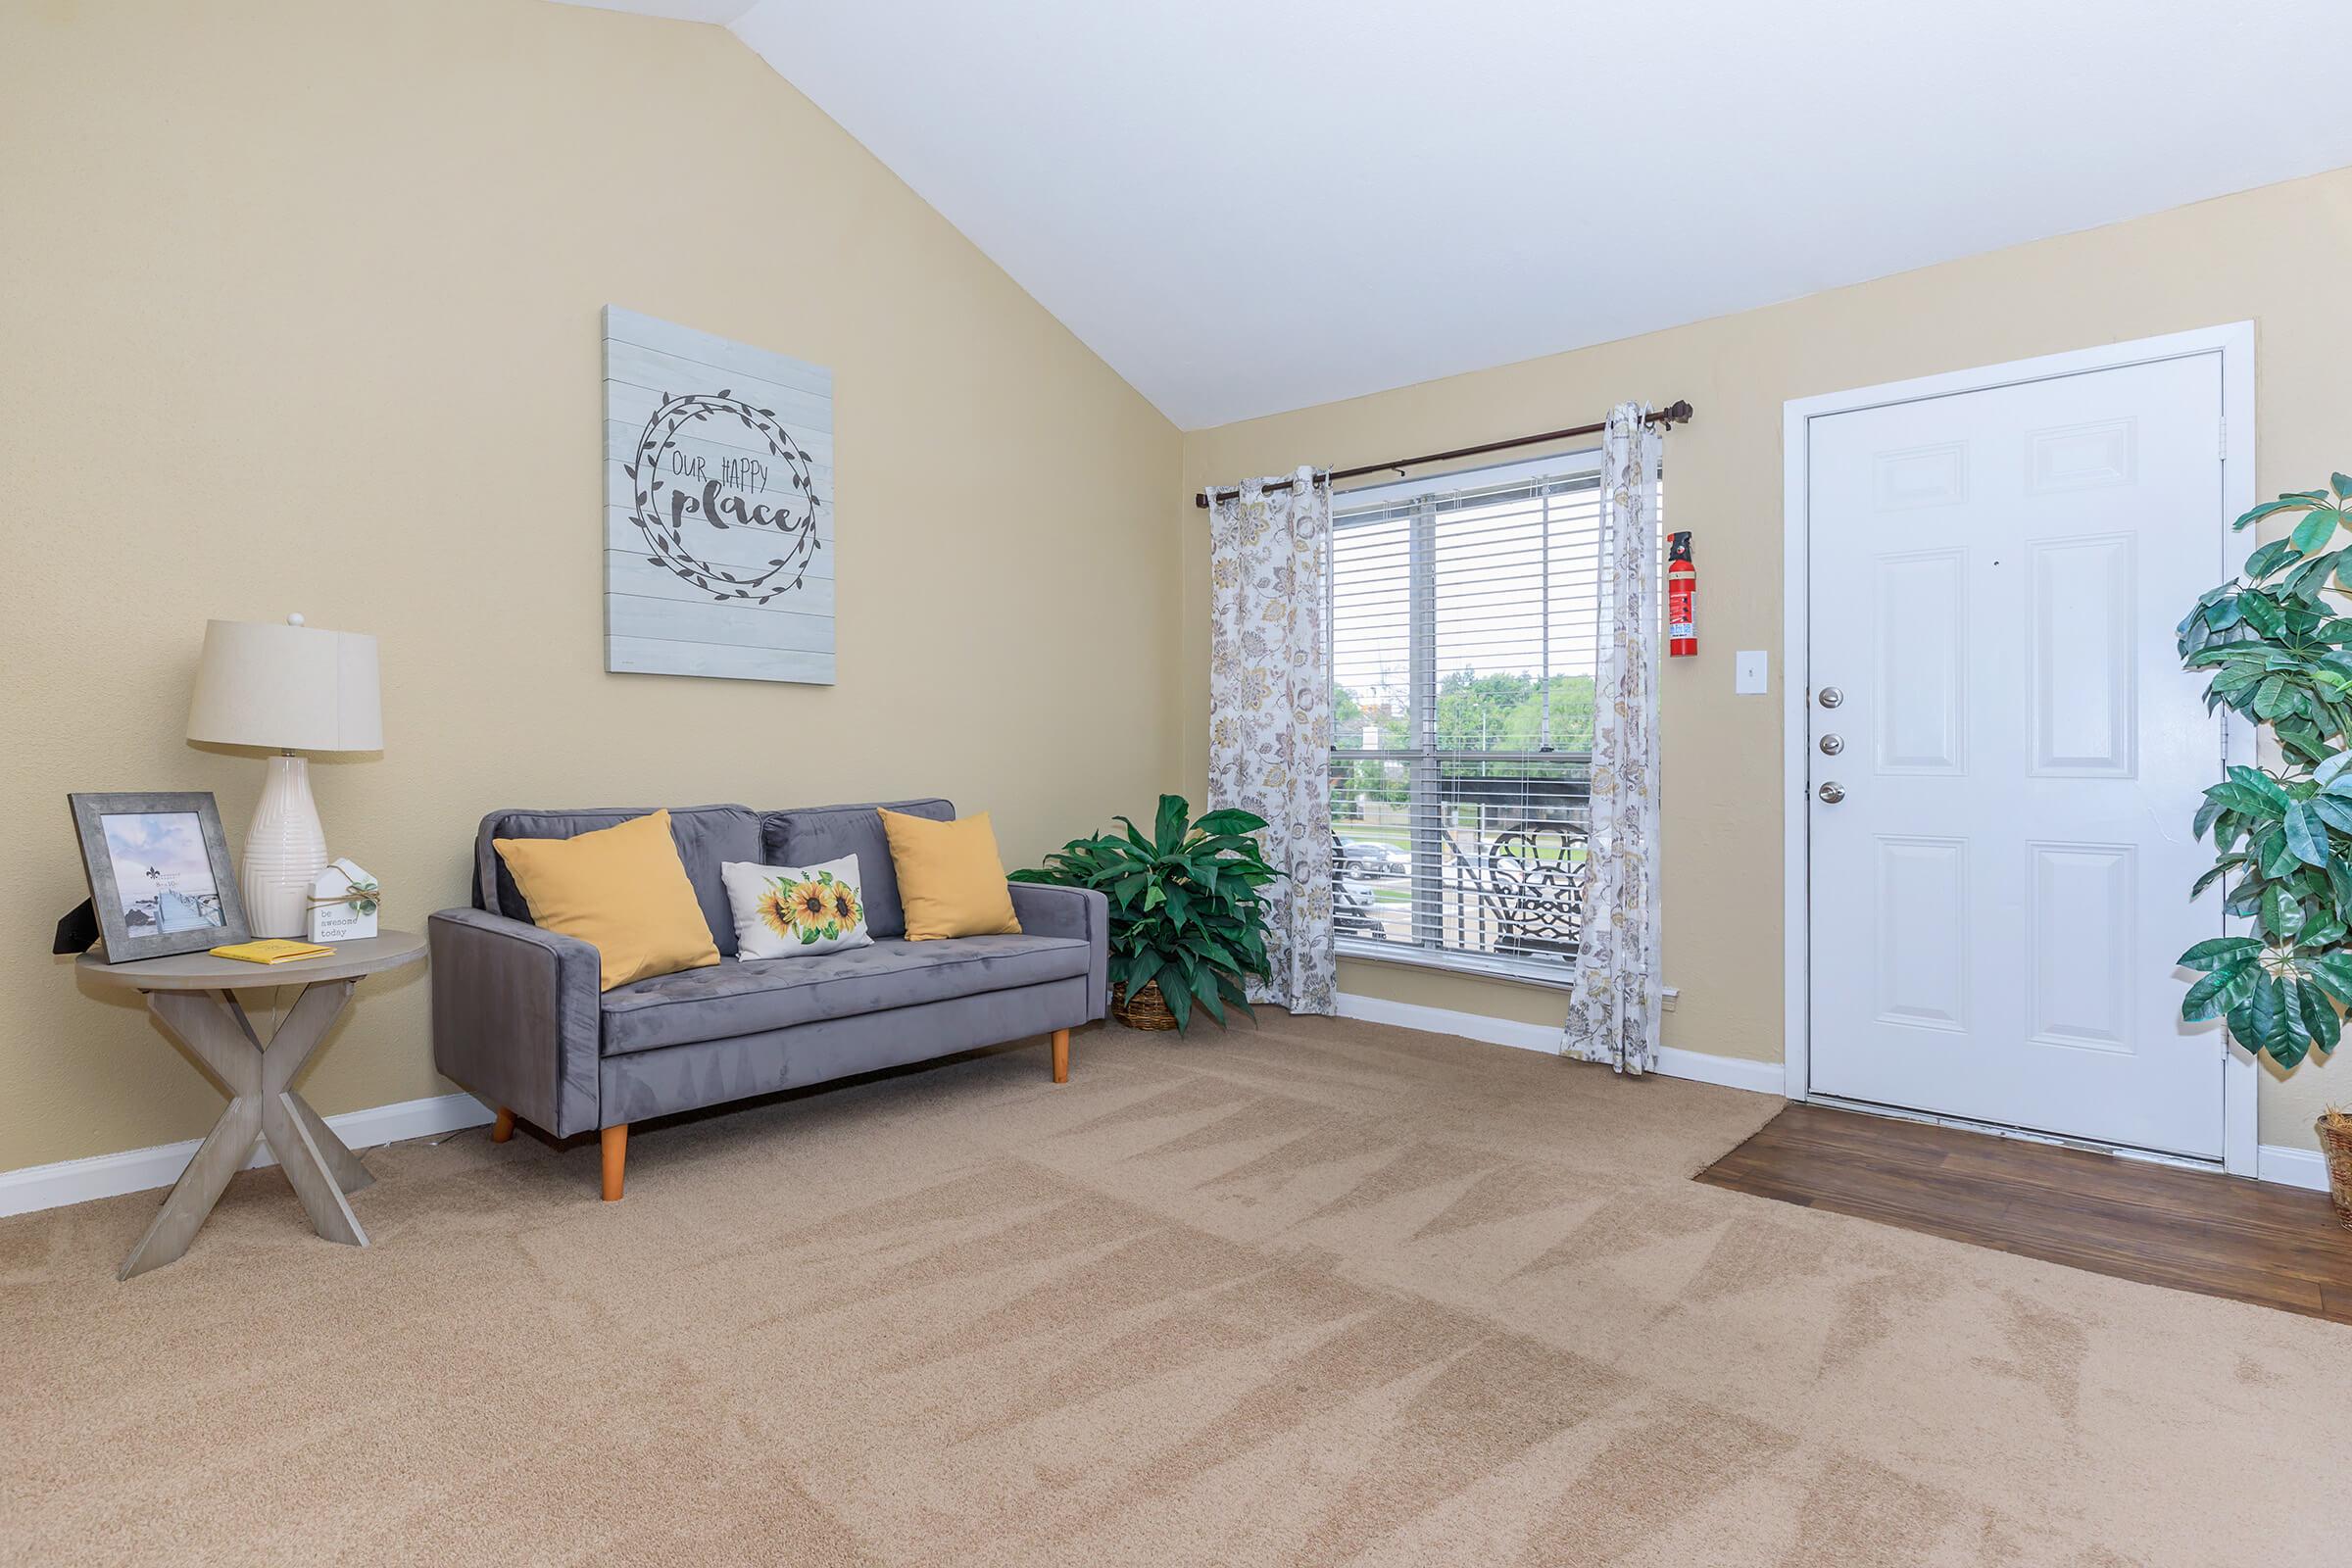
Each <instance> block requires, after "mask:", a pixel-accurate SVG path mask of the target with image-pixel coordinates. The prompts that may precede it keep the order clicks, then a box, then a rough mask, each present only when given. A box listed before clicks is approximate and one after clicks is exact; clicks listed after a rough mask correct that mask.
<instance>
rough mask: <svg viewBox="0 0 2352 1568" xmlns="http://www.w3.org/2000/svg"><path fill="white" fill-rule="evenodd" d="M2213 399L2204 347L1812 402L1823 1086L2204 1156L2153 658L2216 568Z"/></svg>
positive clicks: (2163, 706) (2184, 876)
mask: <svg viewBox="0 0 2352 1568" xmlns="http://www.w3.org/2000/svg"><path fill="white" fill-rule="evenodd" d="M2221 407H2222V391H2221V357H2220V355H2219V354H2218V353H2208V354H2201V355H2194V356H2188V357H2184V358H2180V359H2176V360H2167V361H2162V362H2159V363H2155V364H2150V365H2139V366H2131V367H2126V368H2120V369H2114V370H2103V371H2098V372H2095V373H2089V374H2078V375H2065V376H2055V377H2051V378H2048V379H2046V380H2040V381H2030V382H2024V383H2021V384H2018V385H2014V386H2006V387H1999V388H1993V389H1988V390H1985V391H1979V392H1969V393H1961V394H1956V395H1953V396H1949V397H1942V398H1933V399H1922V400H1917V401H1913V402H1908V403H1899V404H1891V405H1887V406H1886V407H1882V408H1875V409H1864V410H1856V411H1853V412H1850V413H1844V414H1837V415H1831V416H1826V417H1817V418H1815V419H1813V420H1812V421H1811V423H1810V427H1809V437H1808V439H1809V444H1810V474H1811V503H1810V525H1811V529H1812V535H1811V540H1810V546H1809V556H1808V559H1809V561H1810V563H1811V574H1812V580H1811V594H1810V605H1811V626H1810V641H1811V647H1810V650H1809V659H1810V664H1811V672H1812V681H1813V686H1814V690H1815V693H1816V694H1819V693H1821V692H1822V690H1823V689H1824V688H1830V687H1835V688H1838V691H1839V692H1840V694H1841V696H1842V698H1843V701H1842V703H1841V705H1840V706H1838V707H1836V708H1826V707H1823V706H1821V705H1820V703H1818V702H1815V703H1814V704H1813V705H1812V706H1810V707H1809V708H1808V710H1807V711H1808V713H1809V714H1810V719H1811V730H1810V734H1809V736H1808V741H1809V743H1811V744H1812V745H1813V746H1814V748H1815V749H1814V750H1813V751H1812V752H1811V754H1810V755H1809V761H1810V763H1811V777H1812V781H1813V782H1814V784H1815V785H1816V786H1819V785H1821V784H1824V783H1827V782H1830V781H1836V782H1837V783H1838V785H1840V786H1841V787H1842V789H1843V791H1844V794H1843V798H1842V799H1841V800H1839V801H1838V802H1837V803H1836V804H1830V803H1827V802H1825V801H1823V800H1822V799H1821V797H1820V795H1819V794H1818V793H1816V794H1814V795H1812V796H1810V797H1809V804H1808V807H1807V810H1808V811H1809V813H1810V823H1809V827H1810V860H1811V863H1810V866H1809V868H1808V869H1809V875H1810V898H1811V921H1812V929H1811V943H1810V948H1811V962H1812V972H1811V977H1810V978H1811V996H1812V1017H1811V1031H1812V1038H1811V1047H1810V1054H1809V1059H1810V1062H1811V1067H1810V1080H1811V1088H1812V1089H1813V1090H1814V1091H1815V1092H1818V1093H1823V1094H1831V1095H1838V1096H1842V1097H1846V1098H1850V1099H1855V1100H1863V1101H1872V1102H1876V1103H1884V1104H1888V1105H1894V1106H1901V1107H1905V1108H1911V1109H1918V1110H1926V1111H1932V1112H1936V1113H1941V1114H1946V1115H1953V1116H1963V1117H1969V1118H1972V1119H1976V1120H1983V1121H1989V1122H1997V1123H2004V1124H2008V1125H2014V1126H2020V1127H2026V1128H2032V1129H2034V1130H2037V1131H2043V1132H2050V1133H2058V1134H2062V1135H2069V1136H2076V1137H2082V1138H2089V1139H2096V1140H2099V1141H2102V1142H2109V1143H2116V1144H2124V1145H2131V1146H2134V1147H2138V1148H2145V1149H2152V1150H2159V1151H2164V1152H2173V1153H2180V1154H2187V1155H2192V1156H2196V1157H2201V1158H2212V1159H2218V1158H2220V1157H2221V1153H2222V1127H2223V1065H2224V1060H2225V1056H2224V1052H2223V1049H2222V1043H2221V1036H2220V1034H2219V1032H2218V1031H2217V1030H2216V1029H2215V1028H2214V1027H2213V1026H2211V1025H2193V1026H2192V1025H2185V1024H2182V1023H2181V1022H2180V1019H2179V1016H2178V1005H2179V1001H2180V993H2181V990H2182V988H2183V987H2184V985H2185V984H2186V977H2185V976H2184V974H2183V972H2182V971H2180V970H2178V969H2176V968H2175V967H2174V966H2173V962H2172V960H2173V958H2174V956H2176V955H2178V954H2179V953H2180V951H2181V950H2182V949H2184V948H2186V947H2188V946H2189V945H2190V944H2191V943H2193V942H2196V941H2198V940H2200V939H2202V938H2204V937H2207V936H2211V935H2214V934H2216V933H2217V932H2218V931H2219V930H2220V929H2221V912H2220V907H2219V904H2218V901H2216V900H2214V899H2212V898H2208V899H2206V900H2204V901H2201V902H2200V903H2198V904H2196V905H2191V904H2190V903H2189V901H2188V896H2187V890H2188V886H2189V884H2190V883H2191V882H2192V881H2194V880H2195V878H2196V876H2197V874H2198V873H2199V872H2200V871H2201V870H2203V869H2204V865H2205V863H2206V859H2207V856H2206V853H2205V851H2204V850H2203V848H2202V847H2201V846H2200V845H2199V844H2198V843H2197V842H2196V841H2195V840H2194V839H2192V838H2191V837H2190V835H2189V832H2188V822H2189V818H2190V817H2191V816H2192V815H2193V814H2194V812H2195V810H2196V807H2197V804H2198V799H2199V795H2200V792H2201V791H2202V790H2203V789H2204V787H2205V785H2206V784H2207V783H2209V782H2211V781H2212V779H2214V778H2215V777H2216V776H2218V773H2219V769H2220V750H2221V734H2222V731H2221V726H2220V723H2219V721H2218V720H2215V719H2213V718H2211V717H2210V716H2208V715H2207V714H2206V712H2205V711H2204V705H2203V702H2202V701H2201V699H2200V697H2199V689H2200V686H2201V682H2200V681H2198V680H2197V679H2195V678H2194V677H2192V676H2189V675H2187V674H2184V673H2183V672H2182V671H2181V670H2180V668H2179V666H2178V663H2177V662H2176V660H2175V658H2174V650H2173V622H2174V621H2175V620H2176V619H2177V618H2178V617H2179V615H2180V613H2181V612H2182V611H2183V610H2184V609H2185V607H2186V606H2188V605H2189V604H2190V603H2191V602H2192V601H2194V599H2195V598H2196V596H2197V595H2198V594H2199V593H2201V592H2203V591H2204V590H2205V589H2206V588H2208V587H2210V586H2211V585H2212V584H2214V583H2215V582H2218V581H2221V580H2222V578H2223V576H2224V575H2225V570H2224V567H2223V564H2222V559H2223V534H2222V528H2221V520H2222V519H2221V509H2222V467H2221V458H2220V443H2221V424H2220V421H2221ZM1833 734H1834V735H1836V736H1838V744H1839V750H1838V752H1837V753H1836V755H1825V754H1823V752H1822V751H1821V750H1820V749H1819V743H1820V741H1821V740H1822V738H1823V737H1825V736H1828V735H1833Z"/></svg>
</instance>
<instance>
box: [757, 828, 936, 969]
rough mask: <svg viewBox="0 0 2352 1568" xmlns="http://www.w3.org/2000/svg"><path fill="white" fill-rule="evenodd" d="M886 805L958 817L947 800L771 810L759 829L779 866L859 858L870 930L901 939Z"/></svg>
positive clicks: (903, 914) (901, 910)
mask: <svg viewBox="0 0 2352 1568" xmlns="http://www.w3.org/2000/svg"><path fill="white" fill-rule="evenodd" d="M885 806H887V807H889V808H890V809H892V810H894V811H900V812H904V813H905V814H906V815H907V816H925V817H929V818H930V819H931V820H932V821H934V822H952V821H954V820H955V819H956V808H955V807H954V806H952V805H950V804H949V803H948V802H946V801H937V800H932V801H881V802H869V803H867V804H865V805H862V806H805V807H795V808H794V809H791V810H789V811H770V812H768V813H767V814H766V815H764V816H762V817H761V818H760V832H761V835H762V840H763V842H764V844H765V846H766V856H767V858H768V859H769V860H770V861H772V862H774V863H775V864H778V865H814V864H816V863H817V862H818V861H819V860H838V859H840V858H842V857H843V856H845V855H855V856H856V857H858V870H860V871H862V872H864V873H865V928H866V930H867V931H869V932H871V933H872V934H873V935H875V936H877V937H902V936H905V935H906V934H907V910H906V907H905V906H903V905H901V904H900V903H899V874H898V872H897V871H896V870H894V869H893V868H892V866H891V860H890V840H889V839H888V838H887V837H885V836H884V834H883V832H882V813H881V808H882V807H885ZM730 858H733V859H749V858H753V857H749V856H733V857H730ZM727 951H728V952H730V953H731V952H733V951H734V950H733V949H732V948H730V949H728V950H727Z"/></svg>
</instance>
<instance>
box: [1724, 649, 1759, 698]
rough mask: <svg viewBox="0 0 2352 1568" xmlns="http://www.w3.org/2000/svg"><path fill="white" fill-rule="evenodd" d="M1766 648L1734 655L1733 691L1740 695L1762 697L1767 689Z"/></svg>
mask: <svg viewBox="0 0 2352 1568" xmlns="http://www.w3.org/2000/svg"><path fill="white" fill-rule="evenodd" d="M1764 671H1765V655H1764V650H1762V649H1760V648H1759V649H1754V650H1751V651H1749V652H1746V653H1739V654H1734V655H1733V656H1732V692H1733V695H1735V696H1739V697H1761V696H1763V695H1764V692H1765V690H1766V681H1765V675H1764Z"/></svg>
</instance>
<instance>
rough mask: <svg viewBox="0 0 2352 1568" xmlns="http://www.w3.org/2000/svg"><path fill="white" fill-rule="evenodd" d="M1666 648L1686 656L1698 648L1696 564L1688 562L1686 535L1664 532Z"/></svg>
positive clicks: (1674, 655)
mask: <svg viewBox="0 0 2352 1568" xmlns="http://www.w3.org/2000/svg"><path fill="white" fill-rule="evenodd" d="M1666 652H1667V655H1668V656H1669V657H1670V658H1674V659H1687V658H1689V657H1690V656H1691V655H1692V654H1695V653H1697V652H1698V568H1697V567H1696V566H1694V565H1692V564H1691V536H1690V535H1689V534H1688V533H1675V534H1668V535H1667V536H1666Z"/></svg>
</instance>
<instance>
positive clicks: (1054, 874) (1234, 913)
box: [1012, 795, 1282, 1030]
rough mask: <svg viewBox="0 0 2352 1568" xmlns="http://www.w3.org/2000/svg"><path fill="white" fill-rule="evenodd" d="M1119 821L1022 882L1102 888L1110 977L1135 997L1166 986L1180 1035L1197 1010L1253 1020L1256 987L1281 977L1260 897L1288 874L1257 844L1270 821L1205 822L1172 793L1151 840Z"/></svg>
mask: <svg viewBox="0 0 2352 1568" xmlns="http://www.w3.org/2000/svg"><path fill="white" fill-rule="evenodd" d="M1111 820H1113V821H1115V822H1117V823H1118V824H1119V825H1120V826H1121V827H1122V828H1124V829H1125V831H1124V832H1122V833H1101V834H1096V835H1093V836H1091V837H1088V838H1082V839H1072V840H1071V841H1070V842H1069V843H1067V844H1065V845H1063V846H1062V847H1061V848H1060V849H1058V850H1055V851H1054V853H1053V854H1051V855H1049V856H1047V857H1046V863H1045V865H1044V866H1043V867H1041V868H1038V869H1035V870H1028V871H1015V872H1013V873H1012V879H1013V880H1014V881H1016V882H1051V883H1058V884H1060V885H1062V886H1065V887H1080V888H1097V889H1100V890H1101V891H1102V893H1103V896H1104V897H1105V898H1107V899H1108V900H1109V901H1110V931H1109V937H1110V978H1111V979H1113V980H1115V981H1117V982H1118V983H1119V984H1120V985H1122V986H1125V987H1126V988H1127V995H1128V996H1130V997H1134V996H1137V995H1139V994H1140V993H1141V992H1142V991H1143V989H1144V987H1145V986H1147V985H1150V984H1152V982H1153V981H1157V982H1158V983H1159V995H1160V1000H1161V1001H1162V1002H1164V1003H1165V1004H1166V1005H1167V1008H1168V1011H1169V1012H1170V1013H1171V1014H1173V1015H1174V1016H1175V1019H1176V1027H1177V1028H1178V1029H1180V1030H1181V1029H1184V1028H1187V1027H1188V1026H1190V1024H1191V1023H1192V1017H1193V1007H1194V1005H1195V1004H1196V1003H1198V1004H1199V1005H1201V1006H1202V1007H1205V1008H1207V1009H1208V1012H1209V1015H1210V1016H1211V1017H1213V1018H1215V1019H1216V1020H1217V1022H1218V1023H1220V1024H1222V1023H1223V1022H1224V1021H1225V1004H1227V1003H1231V1004H1232V1005H1235V1006H1237V1007H1239V1008H1241V1009H1242V1010H1243V1011H1244V1012H1250V1003H1249V999H1248V998H1247V997H1246V996H1245V995H1244V988H1245V986H1246V984H1247V982H1248V981H1249V980H1250V978H1251V977H1253V976H1254V977H1256V978H1259V979H1263V978H1265V977H1266V975H1267V974H1269V973H1270V972H1271V969H1270V966H1269V964H1268V963H1267V960H1266V910H1265V904H1264V902H1263V900H1262V899H1261V898H1260V897H1259V894H1258V890H1259V889H1260V888H1262V887H1264V886H1265V885H1266V884H1267V883H1269V882H1271V881H1273V880H1274V879H1275V878H1276V877H1278V876H1280V875H1282V873H1281V872H1280V871H1277V870H1275V869H1274V867H1272V866H1271V865H1268V864H1267V863H1266V858H1265V856H1264V854H1263V852H1261V851H1260V850H1259V848H1258V843H1257V840H1256V839H1254V838H1251V837H1250V835H1251V834H1252V833H1255V832H1256V831H1257V830H1258V829H1260V828H1262V827H1264V826H1265V825H1266V819H1265V818H1264V817H1262V816H1254V815H1252V814H1250V812H1248V811H1235V810H1225V811H1210V812H1209V813H1207V814H1206V815H1205V816H1202V817H1201V819H1200V820H1199V821H1197V822H1196V821H1194V820H1193V819H1192V808H1191V806H1190V805H1188V804H1187V803H1186V801H1185V799H1184V797H1182V796H1180V795H1162V796H1161V797H1160V798H1159V814H1158V815H1157V816H1156V817H1154V818H1153V820H1152V832H1151V835H1150V836H1149V837H1147V836H1145V834H1144V832H1143V831H1142V830H1141V829H1140V828H1138V827H1137V826H1136V825H1135V824H1134V823H1133V822H1130V821H1128V820H1127V818H1125V817H1123V816H1120V817H1113V818H1112V819H1111ZM1250 1016H1251V1017H1255V1016H1256V1014H1255V1013H1250Z"/></svg>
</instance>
